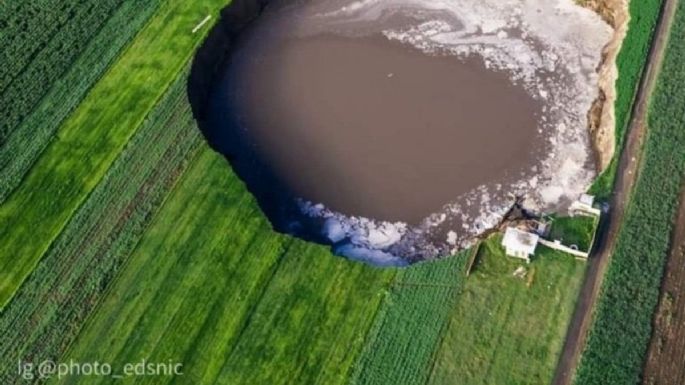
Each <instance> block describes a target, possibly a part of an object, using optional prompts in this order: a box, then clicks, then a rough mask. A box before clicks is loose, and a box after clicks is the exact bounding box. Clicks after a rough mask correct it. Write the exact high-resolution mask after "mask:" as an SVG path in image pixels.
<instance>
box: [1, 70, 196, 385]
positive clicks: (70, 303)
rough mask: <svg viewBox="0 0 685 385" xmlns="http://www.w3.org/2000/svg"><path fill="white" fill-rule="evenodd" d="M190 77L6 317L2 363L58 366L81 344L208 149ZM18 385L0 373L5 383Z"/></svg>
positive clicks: (7, 369)
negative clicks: (194, 159) (53, 362)
mask: <svg viewBox="0 0 685 385" xmlns="http://www.w3.org/2000/svg"><path fill="white" fill-rule="evenodd" d="M185 83H186V76H185V74H182V75H181V76H180V77H179V79H178V80H177V81H176V83H175V84H174V85H173V86H172V87H171V88H170V90H169V92H168V93H167V95H166V96H165V97H164V99H163V100H162V101H161V102H160V104H158V105H157V107H156V108H155V110H154V111H153V112H152V113H151V114H150V117H149V119H148V120H147V121H146V122H145V124H144V125H143V127H142V128H141V129H140V130H139V131H138V132H137V133H136V135H135V136H134V137H133V139H132V140H131V142H130V143H129V145H128V146H127V147H126V148H125V149H124V151H122V153H121V154H120V155H119V157H118V158H117V160H116V161H115V162H114V164H113V165H112V167H111V168H110V169H109V170H108V171H107V174H106V175H105V177H104V178H103V180H102V181H101V182H100V183H99V184H98V185H97V187H95V189H94V190H93V192H92V193H91V194H90V195H89V196H88V199H87V200H86V201H85V202H84V204H83V205H82V206H81V207H80V208H79V209H78V211H77V212H76V213H75V214H74V216H72V217H71V219H70V220H69V224H68V225H67V226H66V227H65V228H64V230H63V231H62V232H61V233H60V235H59V237H58V238H57V239H56V240H55V242H53V244H52V245H51V246H50V249H49V250H48V251H47V252H46V253H45V256H44V257H43V258H42V259H41V261H40V263H39V264H38V265H37V267H36V269H35V270H34V271H33V272H32V273H31V275H30V276H29V278H28V279H27V280H26V281H25V282H24V284H23V285H22V286H21V287H20V288H19V290H18V291H17V294H16V295H15V296H14V297H13V298H12V300H11V301H10V302H9V304H8V305H7V307H6V308H5V309H4V310H3V311H2V313H0V330H14V331H15V332H13V333H3V334H2V335H1V336H0V356H2V357H3V360H6V362H18V361H19V360H21V359H25V358H26V357H45V358H52V359H56V358H57V357H59V356H60V355H61V354H62V353H64V350H65V349H66V348H67V347H68V346H69V344H71V342H72V341H73V340H74V339H75V338H76V335H77V334H78V332H79V331H80V330H81V326H82V325H83V323H84V321H85V319H86V318H87V317H88V316H89V315H90V314H91V313H92V312H93V310H94V309H95V308H96V305H97V303H98V302H99V301H100V299H101V298H102V297H103V296H104V293H105V292H106V291H107V289H108V288H109V286H110V283H111V282H112V281H113V280H114V278H115V277H116V276H117V274H118V273H119V271H120V270H121V269H122V267H123V266H124V265H125V263H126V261H127V260H128V257H129V256H130V255H131V253H132V252H133V250H134V248H135V247H136V245H137V243H138V240H139V239H140V237H141V236H142V234H143V232H144V231H145V229H146V228H147V226H148V224H149V223H150V221H151V219H152V215H153V214H154V213H155V212H156V211H157V209H158V208H159V206H160V205H161V203H162V201H163V200H164V198H165V197H166V195H167V193H168V192H169V190H170V189H171V187H172V186H173V185H174V183H175V182H176V180H177V179H178V178H179V176H180V174H181V173H182V172H183V170H184V169H185V166H186V165H187V163H188V161H187V160H188V158H190V157H191V156H192V154H195V152H196V150H197V148H198V146H199V144H200V143H201V139H200V133H199V131H198V130H197V127H196V125H195V122H194V120H193V119H192V116H191V115H190V107H189V105H188V102H187V99H186V97H185ZM15 377H16V368H15V367H14V366H13V365H2V366H0V379H4V378H7V379H8V380H7V381H0V382H2V383H11V382H12V381H10V380H9V379H13V378H15Z"/></svg>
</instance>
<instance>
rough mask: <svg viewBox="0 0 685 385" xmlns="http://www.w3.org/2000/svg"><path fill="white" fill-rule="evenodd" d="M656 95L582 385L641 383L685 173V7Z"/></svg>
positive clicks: (585, 357) (584, 363)
mask: <svg viewBox="0 0 685 385" xmlns="http://www.w3.org/2000/svg"><path fill="white" fill-rule="evenodd" d="M671 31H672V32H671V36H670V37H669V41H668V47H667V49H666V56H665V58H664V63H663V68H662V69H661V73H660V75H659V78H658V82H657V87H656V90H655V92H654V95H653V96H652V102H651V107H650V110H649V115H648V135H647V140H646V143H645V148H644V155H643V161H642V164H641V170H640V175H639V177H638V181H637V185H636V187H635V190H634V192H633V196H632V199H631V203H630V205H629V207H628V208H627V212H626V218H625V221H624V223H623V226H622V229H621V232H620V235H619V239H618V244H617V246H616V250H615V251H614V255H613V257H612V260H611V264H610V266H609V269H608V272H607V274H606V278H605V282H604V285H603V288H602V295H601V298H600V303H599V305H598V307H597V310H596V315H595V321H594V325H593V327H592V330H591V332H590V336H589V340H588V344H587V347H586V349H585V352H584V353H583V357H582V362H581V365H580V367H579V369H578V373H577V378H576V382H575V383H576V384H577V385H590V384H597V385H599V384H615V385H623V384H625V385H628V384H631V385H632V384H637V383H639V382H640V374H641V370H642V365H643V362H644V359H645V354H646V351H647V345H648V343H649V337H650V334H651V328H652V316H653V314H654V310H655V308H656V305H657V301H658V296H659V287H660V283H661V277H662V274H663V268H664V263H665V259H666V256H667V253H668V248H669V242H670V234H671V230H672V228H673V222H674V220H675V219H674V218H675V211H676V207H677V204H678V197H679V196H680V192H681V191H682V188H683V182H684V179H683V177H684V174H685V130H683V127H685V116H684V115H683V105H685V91H684V90H683V88H682V86H681V85H682V84H684V82H685V68H684V67H683V65H682V63H683V59H684V58H685V3H683V2H679V3H678V10H677V13H676V17H675V20H674V24H673V26H672V29H671Z"/></svg>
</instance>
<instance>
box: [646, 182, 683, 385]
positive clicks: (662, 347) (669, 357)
mask: <svg viewBox="0 0 685 385" xmlns="http://www.w3.org/2000/svg"><path fill="white" fill-rule="evenodd" d="M653 327H654V329H653V332H652V342H651V343H650V346H649V353H648V356H647V362H646V363H645V369H644V374H643V384H644V385H672V384H685V191H683V194H682V196H681V199H680V210H679V212H678V217H677V219H676V228H675V232H674V233H673V240H672V243H671V251H670V253H669V257H668V264H667V265H666V272H665V274H664V279H663V282H662V286H661V298H660V300H659V307H658V310H657V314H656V316H655V318H654V325H653Z"/></svg>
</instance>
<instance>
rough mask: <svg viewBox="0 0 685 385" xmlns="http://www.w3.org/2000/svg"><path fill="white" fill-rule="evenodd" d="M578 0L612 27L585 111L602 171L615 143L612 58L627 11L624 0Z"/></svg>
mask: <svg viewBox="0 0 685 385" xmlns="http://www.w3.org/2000/svg"><path fill="white" fill-rule="evenodd" d="M582 4H583V5H584V6H586V7H588V8H590V9H592V10H593V11H595V12H597V13H598V14H599V15H600V16H602V18H603V19H604V21H606V22H607V23H608V24H609V25H611V26H612V27H613V28H614V34H613V36H612V38H611V41H609V43H608V44H607V45H606V46H605V47H604V50H603V51H602V63H601V64H600V66H599V95H598V97H597V99H596V100H595V102H594V103H593V105H592V108H591V109H590V112H589V113H588V121H589V122H588V123H589V128H590V135H591V138H592V144H593V148H594V151H595V154H596V159H597V165H596V166H597V170H598V171H599V172H602V171H604V170H605V169H606V168H607V166H609V163H610V162H611V159H612V158H613V156H614V152H615V151H616V149H615V143H616V136H615V131H616V116H615V111H614V104H615V102H616V79H618V68H617V67H616V58H617V56H618V53H619V51H620V50H621V45H622V44H623V39H625V36H626V33H627V32H628V22H629V21H630V13H629V12H628V1H627V0H585V1H583V2H582Z"/></svg>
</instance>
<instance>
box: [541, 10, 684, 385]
mask: <svg viewBox="0 0 685 385" xmlns="http://www.w3.org/2000/svg"><path fill="white" fill-rule="evenodd" d="M677 4H678V1H677V0H664V2H663V5H662V10H661V15H660V17H659V22H658V24H657V30H656V32H655V34H654V39H653V41H652V46H651V47H650V52H649V59H648V61H647V66H646V68H645V72H644V73H643V75H642V79H641V81H640V85H639V87H638V90H637V97H636V100H635V105H634V106H633V110H632V112H631V120H630V124H629V126H628V132H627V137H626V143H625V147H624V149H623V152H622V153H621V157H620V160H619V166H618V173H617V178H616V185H615V186H614V193H613V195H612V197H611V202H610V205H611V210H610V212H609V214H608V215H606V216H605V217H604V218H603V220H602V223H601V226H600V229H599V234H598V237H597V243H596V245H595V249H594V250H593V253H592V255H591V256H590V259H589V260H588V263H589V266H588V271H587V274H586V276H585V281H584V282H583V286H582V288H581V292H580V296H579V298H578V303H577V304H576V309H575V310H574V313H573V318H572V319H571V324H570V326H569V329H568V332H567V335H566V341H565V342H564V347H563V350H562V352H561V357H560V358H559V363H558V365H557V369H556V373H555V374H554V379H553V381H552V384H553V385H569V384H571V381H572V380H573V374H574V373H575V369H576V366H577V365H578V362H579V360H580V355H581V352H582V350H583V348H584V347H585V342H586V337H587V332H588V330H589V327H590V325H591V323H592V315H593V309H594V307H595V304H596V303H597V298H598V296H599V292H600V287H601V285H602V279H603V277H604V273H605V271H606V268H607V265H608V263H609V260H610V258H611V254H612V253H613V250H614V246H615V244H616V240H617V235H618V232H619V229H620V227H621V223H622V222H623V215H624V212H625V208H626V205H627V204H628V202H629V199H630V193H631V192H632V189H633V186H634V184H635V181H636V179H637V172H638V169H639V165H640V158H641V155H642V142H643V139H644V136H645V132H646V130H647V110H648V107H649V97H650V95H651V93H652V91H653V89H654V86H655V84H656V79H657V75H658V72H659V69H660V68H661V62H662V59H663V54H664V50H665V48H666V42H667V40H668V35H669V31H670V27H671V24H672V21H673V17H674V15H675V11H676V8H677Z"/></svg>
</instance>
